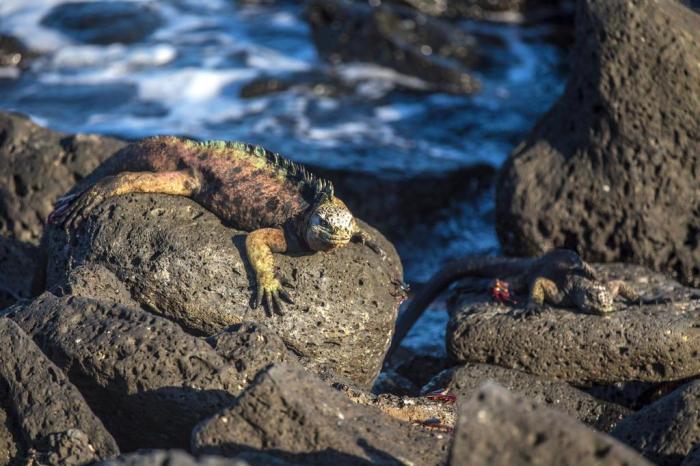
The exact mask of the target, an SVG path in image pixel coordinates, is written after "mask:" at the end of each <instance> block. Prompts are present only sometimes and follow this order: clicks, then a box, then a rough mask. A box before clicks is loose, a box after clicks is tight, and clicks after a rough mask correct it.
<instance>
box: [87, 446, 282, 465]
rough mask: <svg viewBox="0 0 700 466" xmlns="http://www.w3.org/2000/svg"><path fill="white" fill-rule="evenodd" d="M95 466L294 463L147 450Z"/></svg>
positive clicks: (257, 455)
mask: <svg viewBox="0 0 700 466" xmlns="http://www.w3.org/2000/svg"><path fill="white" fill-rule="evenodd" d="M95 466H292V463H288V462H286V461H284V460H281V459H279V458H275V457H274V456H269V455H264V454H262V453H249V454H244V455H242V456H240V457H238V458H222V457H220V456H200V457H199V458H195V457H193V456H192V455H190V454H188V453H186V452H184V451H182V450H146V451H140V452H137V453H131V454H128V455H123V456H120V457H119V458H115V459H112V460H107V461H102V462H99V463H97V464H96V465H95Z"/></svg>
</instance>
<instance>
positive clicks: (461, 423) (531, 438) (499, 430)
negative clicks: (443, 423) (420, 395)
mask: <svg viewBox="0 0 700 466" xmlns="http://www.w3.org/2000/svg"><path fill="white" fill-rule="evenodd" d="M450 464H451V465H454V466H457V465H464V464H468V465H470V466H480V465H493V464H500V465H506V464H507V465H516V464H522V465H525V464H543V465H545V464H546V465H558V466H567V465H580V464H589V465H594V464H595V465H619V466H623V465H627V466H630V465H639V466H642V465H644V466H651V463H649V462H648V461H646V460H645V459H644V458H642V457H641V456H640V455H639V454H637V453H636V452H634V451H633V450H632V449H630V448H629V447H627V446H625V445H623V444H621V443H619V442H618V441H616V440H615V439H613V438H612V437H609V436H607V435H605V434H601V433H599V432H596V431H594V430H592V429H590V428H588V427H587V426H585V425H584V424H581V423H579V422H578V421H576V420H575V419H573V418H570V417H568V416H567V415H565V414H562V413H560V412H558V411H556V410H553V409H551V408H548V407H545V406H540V405H539V404H538V403H533V402H532V401H529V400H526V399H524V398H521V397H519V396H517V395H513V394H511V393H510V392H508V390H506V389H504V388H503V387H501V386H499V385H496V384H493V383H487V384H485V385H483V386H482V387H481V388H480V389H479V391H478V393H477V394H476V395H475V396H474V397H472V398H471V399H470V400H469V401H468V402H466V403H464V404H462V406H461V407H460V409H459V414H458V421H457V430H456V432H455V438H454V441H453V444H452V450H451V452H450Z"/></svg>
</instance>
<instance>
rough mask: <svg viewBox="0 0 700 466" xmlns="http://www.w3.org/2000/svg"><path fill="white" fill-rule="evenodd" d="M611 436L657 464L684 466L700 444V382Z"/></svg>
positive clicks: (646, 409)
mask: <svg viewBox="0 0 700 466" xmlns="http://www.w3.org/2000/svg"><path fill="white" fill-rule="evenodd" d="M611 435H612V436H613V437H616V438H617V439H619V440H620V441H622V442H624V443H626V444H627V445H629V446H631V447H632V448H634V449H635V450H637V451H639V452H641V453H642V454H643V455H644V456H646V457H647V458H648V459H649V460H650V461H652V462H654V463H655V464H658V465H663V466H671V465H679V464H681V463H682V462H683V459H684V458H685V457H686V455H688V453H689V452H690V450H691V449H692V448H693V446H694V445H697V444H700V380H696V381H694V382H690V383H688V384H686V385H684V386H682V387H680V388H678V389H676V390H675V391H673V392H672V393H670V394H668V395H666V396H665V397H663V398H661V399H660V400H657V401H656V402H654V403H652V404H650V405H648V406H646V407H644V408H643V409H641V410H639V411H637V412H636V413H634V414H632V415H630V416H629V417H627V418H625V419H624V420H623V421H622V422H620V423H619V424H618V425H617V427H615V429H614V430H613V431H612V432H611Z"/></svg>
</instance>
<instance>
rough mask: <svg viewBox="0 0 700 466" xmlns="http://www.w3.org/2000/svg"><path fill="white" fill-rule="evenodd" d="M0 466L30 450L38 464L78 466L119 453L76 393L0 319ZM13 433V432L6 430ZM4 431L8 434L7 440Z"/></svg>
mask: <svg viewBox="0 0 700 466" xmlns="http://www.w3.org/2000/svg"><path fill="white" fill-rule="evenodd" d="M0 345H1V346H2V348H4V351H3V355H2V364H0V394H1V395H0V400H1V401H2V411H3V413H4V422H3V423H2V426H3V427H5V428H6V429H3V428H0V431H4V432H3V433H4V434H5V435H2V434H0V439H1V440H0V449H2V451H0V464H11V462H12V461H13V460H14V461H20V460H21V459H22V458H27V457H29V456H30V454H31V453H30V450H34V454H36V455H37V456H38V457H39V458H41V459H42V461H43V462H44V463H43V464H50V465H79V464H84V463H86V462H89V461H94V460H98V459H105V458H110V457H112V456H116V455H117V454H119V449H118V447H117V444H116V442H115V441H114V438H112V436H111V435H110V433H109V432H108V431H107V430H106V429H105V427H104V425H103V424H102V422H101V421H100V420H99V419H98V418H97V417H96V416H95V415H94V414H93V412H92V411H91V410H90V408H89V407H88V405H87V403H86V402H85V399H84V398H83V397H82V395H81V394H80V392H79V391H78V389H77V388H76V387H75V386H73V384H71V383H70V382H69V380H68V378H67V377H66V376H65V375H64V374H63V372H61V370H60V369H59V368H58V367H56V365H54V363H52V362H51V361H50V360H49V359H48V358H47V357H46V356H44V354H43V353H42V352H41V350H40V349H39V348H38V347H37V345H36V344H35V343H34V342H33V341H32V339H31V338H30V337H29V336H28V335H27V334H25V333H24V332H23V331H22V329H21V328H20V327H19V326H17V324H15V323H14V322H12V321H11V320H9V319H6V318H0ZM13 430H14V432H12V431H13ZM7 433H13V434H14V435H12V437H14V438H10V436H9V435H7Z"/></svg>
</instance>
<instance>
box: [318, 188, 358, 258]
mask: <svg viewBox="0 0 700 466" xmlns="http://www.w3.org/2000/svg"><path fill="white" fill-rule="evenodd" d="M356 230H357V225H356V224H355V218H354V217H353V216H352V213H351V212H350V209H348V208H347V206H346V205H345V203H343V201H341V200H340V199H338V198H337V197H335V196H330V197H328V198H325V199H324V200H323V201H321V202H320V203H319V204H317V205H316V206H314V207H313V208H312V210H311V213H310V214H309V217H308V221H307V224H306V232H305V239H306V243H307V244H308V245H309V247H310V248H311V249H312V250H314V251H328V250H331V249H335V248H338V247H341V246H345V245H346V244H348V243H349V242H350V240H351V239H352V237H353V235H354V234H355V232H356Z"/></svg>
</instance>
